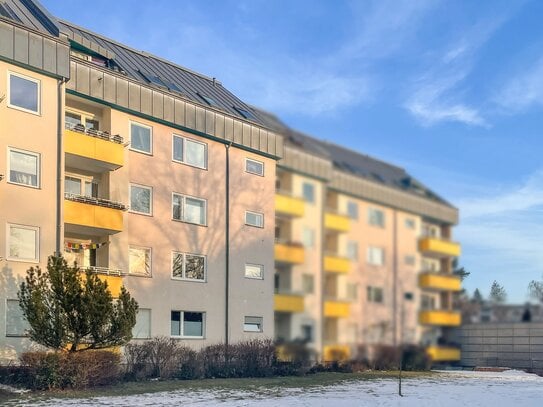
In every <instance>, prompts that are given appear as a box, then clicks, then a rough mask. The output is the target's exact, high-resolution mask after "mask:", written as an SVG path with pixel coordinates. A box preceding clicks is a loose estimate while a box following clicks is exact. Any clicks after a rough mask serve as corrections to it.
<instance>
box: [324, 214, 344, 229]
mask: <svg viewBox="0 0 543 407" xmlns="http://www.w3.org/2000/svg"><path fill="white" fill-rule="evenodd" d="M324 227H325V228H326V229H329V230H335V231H337V232H348V231H349V230H351V219H350V218H349V217H348V216H346V215H340V214H338V213H332V212H327V213H325V214H324Z"/></svg>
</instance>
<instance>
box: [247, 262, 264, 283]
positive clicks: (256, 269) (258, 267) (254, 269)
mask: <svg viewBox="0 0 543 407" xmlns="http://www.w3.org/2000/svg"><path fill="white" fill-rule="evenodd" d="M245 277H246V278H255V279H258V280H262V279H263V278H264V266H263V265H262V264H248V263H247V264H245Z"/></svg>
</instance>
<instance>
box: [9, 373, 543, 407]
mask: <svg viewBox="0 0 543 407" xmlns="http://www.w3.org/2000/svg"><path fill="white" fill-rule="evenodd" d="M402 391H403V394H404V397H399V396H398V382H397V381H396V380H393V379H374V380H353V381H348V382H343V383H342V384H340V385H333V386H322V387H318V386H317V387H306V388H286V389H285V388H281V387H270V388H259V389H257V390H253V391H236V390H225V389H215V390H213V389H206V390H200V391H190V392H187V390H186V389H185V390H180V391H172V392H163V393H149V394H138V395H133V396H118V397H113V396H112V397H94V398H88V399H58V398H57V399H54V398H53V399H48V400H35V401H34V400H30V399H29V400H28V402H25V404H24V405H27V406H39V407H46V406H47V407H49V406H61V407H64V406H123V407H124V406H152V407H162V406H180V405H182V406H199V407H203V406H206V407H207V406H217V405H220V406H223V407H230V406H265V407H272V406H273V407H275V406H288V407H298V406H311V407H313V406H323V407H347V406H349V407H351V406H404V407H411V406H417V407H424V406H429V407H430V406H431V407H448V406H451V407H460V406H470V407H477V406H492V407H501V406H514V407H525V406H538V407H539V406H542V405H543V377H539V376H536V375H532V374H527V373H524V372H519V371H514V370H509V371H505V372H471V371H458V372H449V371H447V372H439V373H438V374H436V375H434V376H431V377H424V378H409V379H404V380H403V382H402ZM21 401H22V400H18V401H17V402H13V403H12V404H10V403H9V402H8V403H7V404H6V405H7V406H14V405H21Z"/></svg>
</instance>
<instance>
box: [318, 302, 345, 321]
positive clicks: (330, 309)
mask: <svg viewBox="0 0 543 407" xmlns="http://www.w3.org/2000/svg"><path fill="white" fill-rule="evenodd" d="M350 314H351V310H350V306H349V303H348V302H344V301H325V302H324V316H325V317H327V318H347V317H348V316H349V315H350Z"/></svg>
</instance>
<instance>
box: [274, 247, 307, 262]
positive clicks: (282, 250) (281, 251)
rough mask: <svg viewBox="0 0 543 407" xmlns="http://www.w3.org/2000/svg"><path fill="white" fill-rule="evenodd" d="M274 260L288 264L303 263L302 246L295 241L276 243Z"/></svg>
mask: <svg viewBox="0 0 543 407" xmlns="http://www.w3.org/2000/svg"><path fill="white" fill-rule="evenodd" d="M275 261H278V262H282V263H290V264H303V262H304V261H305V250H304V247H303V246H302V245H300V244H295V243H276V244H275Z"/></svg>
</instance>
